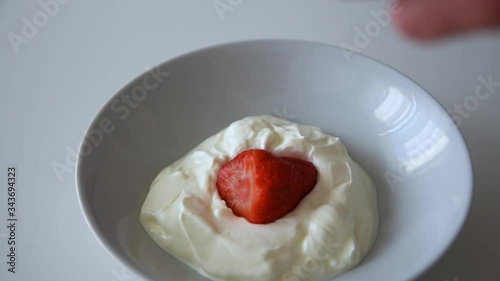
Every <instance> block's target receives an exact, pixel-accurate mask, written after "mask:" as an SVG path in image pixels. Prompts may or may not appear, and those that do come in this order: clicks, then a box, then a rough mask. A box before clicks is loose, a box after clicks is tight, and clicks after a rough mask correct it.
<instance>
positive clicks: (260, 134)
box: [140, 115, 378, 281]
mask: <svg viewBox="0 0 500 281" xmlns="http://www.w3.org/2000/svg"><path fill="white" fill-rule="evenodd" d="M252 148H260V149H265V150H267V151H270V152H272V153H274V154H276V155H279V156H292V157H300V158H303V159H306V160H308V161H311V162H312V163H314V165H315V166H316V168H317V170H318V173H319V177H318V183H317V185H316V186H315V188H314V189H313V190H312V191H311V192H310V193H309V194H308V195H307V196H306V197H304V199H302V201H301V202H300V204H299V205H298V206H297V208H295V209H294V210H293V211H292V212H290V213H288V214H287V215H285V216H284V217H282V218H281V219H278V220H277V221H275V222H273V223H270V224H263V225H259V224H251V223H249V222H248V221H247V220H246V219H245V218H242V217H237V216H235V215H234V214H233V212H232V210H231V209H230V208H228V207H227V206H226V204H225V202H224V201H223V200H222V199H221V198H220V197H219V194H218V192H217V188H216V185H215V182H216V179H217V173H218V171H219V169H220V168H221V167H222V165H224V164H225V163H226V162H227V161H229V160H231V159H233V158H234V157H235V156H236V155H238V154H239V153H240V152H242V151H244V150H247V149H252ZM140 220H141V223H142V225H143V226H144V228H145V229H146V231H147V232H148V234H149V235H150V236H151V238H152V239H153V240H154V241H155V242H156V243H157V244H158V245H159V246H160V247H161V248H162V249H163V250H165V251H167V252H168V253H170V254H171V255H173V256H175V257H177V258H178V259H179V260H181V261H183V262H184V263H186V264H188V265H189V266H191V267H192V268H193V269H194V270H196V271H198V272H199V273H200V274H202V275H203V276H205V277H207V278H209V279H211V280H221V281H222V280H224V281H227V280H238V281H247V280H248V281H255V280H259V281H271V280H283V281H298V280H304V281H305V280H308V281H315V280H324V279H326V278H332V277H334V276H337V275H339V274H341V273H343V272H345V271H347V270H350V269H352V268H353V267H354V266H356V265H357V264H358V263H359V262H360V261H361V259H362V258H363V257H364V256H365V255H366V254H367V252H368V251H369V249H370V247H371V245H372V244H373V241H374V239H375V236H376V232H377V228H378V213H377V197H376V190H375V186H374V184H373V182H372V180H371V179H370V177H369V176H368V175H367V173H366V172H364V171H363V169H361V168H360V166H358V165H357V164H356V163H355V162H354V161H353V160H352V159H351V158H350V157H349V155H348V154H347V152H346V149H345V147H344V146H343V145H342V144H341V142H340V141H339V139H338V138H336V137H332V136H329V135H326V134H324V133H322V132H321V131H320V130H319V129H318V128H315V127H310V126H305V125H298V124H295V123H292V122H289V121H286V120H282V119H278V118H275V117H273V116H268V115H265V116H257V117H247V118H244V119H242V120H239V121H236V122H234V123H232V124H231V125H230V126H229V127H228V128H226V129H224V130H223V131H221V132H219V133H218V134H216V135H214V136H212V137H210V138H208V139H207V140H205V141H204V142H203V143H201V144H200V145H198V146H197V147H196V148H194V149H193V150H192V151H190V152H189V153H187V154H186V155H185V156H184V157H183V158H181V159H179V160H177V161H176V162H174V163H173V164H171V165H170V166H168V167H167V168H165V169H164V170H163V171H161V172H160V174H159V175H158V176H157V178H156V179H155V180H154V181H153V183H152V185H151V189H150V191H149V193H148V196H147V198H146V200H145V202H144V204H143V206H142V210H141V216H140Z"/></svg>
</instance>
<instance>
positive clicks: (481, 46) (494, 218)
mask: <svg viewBox="0 0 500 281" xmlns="http://www.w3.org/2000/svg"><path fill="white" fill-rule="evenodd" d="M47 1H49V0H41V2H47ZM60 1H61V2H63V1H62V0H60ZM66 1H67V2H68V3H67V4H64V5H63V4H60V5H59V8H58V11H55V12H54V13H53V14H52V15H50V16H48V17H47V20H46V22H45V23H44V22H43V17H41V18H39V19H38V23H39V24H40V25H41V26H40V27H38V28H37V29H38V30H37V31H36V32H32V33H33V34H28V35H29V36H30V37H32V38H26V37H24V38H25V41H23V43H20V45H18V46H17V47H13V44H11V42H10V40H9V38H8V34H9V33H10V32H12V33H15V34H17V35H19V36H24V35H23V33H22V28H23V25H25V23H24V22H23V17H26V18H27V19H28V20H29V21H30V22H32V23H33V16H34V15H37V14H36V13H37V12H38V15H40V11H43V9H42V8H41V6H40V5H39V4H38V2H37V1H20V0H3V1H2V0H0V87H1V88H0V93H1V98H2V99H1V101H0V117H1V118H0V136H1V139H0V144H1V145H0V186H2V188H1V189H0V192H1V193H0V194H1V195H0V254H1V256H0V260H1V263H0V280H7V281H10V280H12V281H14V280H23V281H29V280H75V281H84V280H85V281H86V280H104V281H108V280H109V281H112V280H115V281H123V280H126V281H132V280H134V281H139V280H140V279H139V278H137V277H135V276H133V275H130V274H129V273H127V270H126V269H124V268H123V266H122V265H121V264H119V263H118V262H117V261H115V260H114V258H112V257H111V256H110V255H109V254H108V253H107V252H106V251H105V250H104V249H103V248H102V247H101V246H100V245H99V243H98V242H97V240H96V239H95V238H94V237H93V236H92V234H91V232H90V230H89V228H88V227H87V225H86V223H85V221H84V219H83V216H82V214H81V211H80V207H79V205H78V201H77V197H76V190H75V183H74V182H75V180H74V177H75V173H74V170H73V169H72V170H71V171H70V172H66V173H65V174H64V175H62V180H59V179H58V177H57V175H56V173H55V172H54V170H53V168H52V164H53V163H54V162H60V163H66V160H65V157H66V155H67V152H66V149H68V148H69V149H74V150H76V149H77V147H78V145H79V142H80V140H81V139H82V136H83V134H82V131H83V130H85V129H86V128H87V126H88V125H89V123H90V121H91V119H92V118H93V117H94V115H95V114H96V112H97V111H98V110H99V109H100V107H101V106H102V105H103V104H104V103H105V102H106V101H107V100H108V99H109V98H110V97H111V96H112V95H113V94H114V93H115V92H116V91H117V90H118V89H120V88H121V87H122V86H123V85H125V84H126V83H127V82H129V81H130V80H131V79H132V78H134V77H135V76H137V75H139V74H140V73H142V72H143V71H144V70H145V69H147V68H149V67H151V66H154V65H157V64H159V63H161V62H163V61H165V60H168V59H170V58H172V57H175V56H178V55H180V54H183V53H186V52H189V51H191V50H195V49H199V48H202V47H206V46H210V45H214V44H219V43H223V42H231V41H237V40H247V39H256V38H291V39H303V40H310V41H316V42H323V43H329V44H335V45H340V44H343V43H344V44H349V45H352V46H354V47H357V48H358V49H359V51H361V52H362V53H364V54H366V55H368V56H370V57H373V58H375V59H377V60H380V61H382V62H384V63H386V64H388V65H390V66H393V67H394V68H396V69H398V70H400V71H401V72H403V73H404V74H406V75H408V76H409V77H411V78H412V79H414V80H415V81H417V82H418V83H420V84H421V85H422V86H423V87H424V88H426V89H427V90H428V91H429V92H430V93H431V94H432V95H434V96H435V97H436V98H437V99H438V100H439V101H440V102H441V103H442V104H443V105H444V106H445V107H446V108H449V109H450V110H451V111H452V113H453V114H454V115H455V116H458V117H460V129H461V130H462V132H463V134H464V135H465V138H466V141H467V143H468V145H469V148H470V151H471V154H472V159H473V162H474V169H475V191H474V201H473V204H472V209H471V212H470V215H469V218H468V220H467V222H466V225H465V227H464V229H463V231H462V233H461V234H460V236H459V237H458V239H457V241H456V242H455V243H454V244H453V246H452V247H451V248H450V250H449V251H448V252H447V253H446V254H445V255H444V257H443V258H442V259H441V260H440V261H439V262H438V263H437V264H436V265H435V266H434V267H433V268H431V269H430V270H429V271H428V272H427V273H425V274H424V275H423V276H422V277H421V278H420V279H419V280H429V281H444V280H448V281H455V280H457V281H458V280H460V281H465V280H474V281H487V280H488V281H489V280H500V266H499V264H500V253H499V252H500V242H499V241H498V237H500V224H499V223H498V218H499V217H500V204H498V200H500V189H499V183H500V171H499V168H498V167H499V162H500V148H499V147H500V110H499V108H500V87H496V88H495V89H494V90H495V91H494V92H492V94H491V96H490V97H489V98H488V99H486V100H484V101H480V102H479V104H474V93H475V89H476V87H477V86H478V85H479V84H480V82H479V81H478V77H479V76H482V77H484V78H487V77H488V76H489V75H492V79H493V80H494V81H498V82H500V55H499V51H500V33H498V32H488V33H482V34H473V35H467V36H464V37H460V38H455V39H453V40H446V41H441V42H438V43H432V44H417V43H415V42H412V41H409V40H406V39H404V38H403V37H401V36H400V35H399V34H398V33H397V32H396V30H395V28H394V27H393V26H392V24H390V25H388V26H381V24H380V23H377V22H376V21H375V20H374V17H373V15H372V12H378V11H381V10H387V2H383V1H354V0H352V1H333V0H330V1H327V0H322V1H300V0H275V1H262V0H260V1H257V0H252V1H250V0H243V1H241V2H242V3H241V4H240V5H238V6H235V7H233V10H232V11H229V12H226V13H224V14H223V15H222V17H223V20H221V17H219V15H218V14H217V12H216V10H215V9H214V6H213V3H212V0H182V1H180V0H179V1H160V0H156V1H153V0H149V1H120V0H108V1H102V0H101V1H95V0H92V1H90V0H87V1H77V0H73V1H68V0H66ZM225 1H226V0H224V1H223V2H225ZM229 2H233V3H237V2H238V1H235V0H233V1H229ZM40 21H41V23H40ZM382 23H383V22H382ZM376 26H378V27H379V29H377V28H376ZM365 27H369V28H372V29H371V33H370V37H369V38H368V40H367V41H366V42H361V43H365V44H360V42H358V41H355V39H359V38H356V35H357V34H359V32H358V31H357V28H359V29H361V30H364V29H365ZM11 35H12V34H11ZM358 37H359V36H358ZM365 39H366V38H365ZM356 42H357V43H356ZM16 49H17V52H16ZM476 101H477V100H476ZM467 102H468V103H469V104H468V105H466V107H465V111H466V112H464V113H462V116H460V114H459V113H458V112H457V111H454V110H453V107H454V104H457V105H461V104H464V103H467ZM9 165H15V166H16V167H17V171H18V172H17V188H18V193H17V210H16V215H17V217H18V219H19V221H18V222H17V230H16V231H17V237H16V238H17V264H16V271H17V273H16V274H11V273H8V272H7V267H6V262H5V260H6V257H5V255H6V254H7V245H6V242H7V240H6V238H7V235H8V233H7V228H6V215H7V204H6V203H7V202H6V199H5V197H6V195H7V190H6V188H7V185H6V183H7V179H6V177H7V167H8V166H9ZM423 246H425V245H423ZM381 281H383V280H381Z"/></svg>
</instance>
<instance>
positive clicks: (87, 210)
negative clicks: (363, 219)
mask: <svg viewBox="0 0 500 281" xmlns="http://www.w3.org/2000/svg"><path fill="white" fill-rule="evenodd" d="M247 44H266V45H272V44H302V45H316V46H318V47H326V48H333V49H336V50H337V51H340V52H344V51H348V52H350V53H351V55H352V57H353V58H354V57H355V58H358V59H364V60H366V61H369V62H370V63H373V64H379V65H380V66H381V67H383V68H385V69H388V70H389V71H392V72H394V73H396V74H397V75H401V77H403V78H404V79H408V81H410V82H411V83H413V84H414V86H416V87H417V88H419V89H420V90H422V92H423V93H425V94H427V95H428V96H429V97H430V98H431V99H432V100H434V102H435V103H436V104H437V105H438V106H439V107H441V109H442V110H443V111H444V112H446V114H447V115H448V117H450V118H451V115H450V113H449V112H448V111H447V110H446V108H445V107H444V106H443V105H442V104H441V102H439V100H437V98H436V97H434V96H433V95H432V94H431V93H430V92H429V91H427V90H426V89H425V88H424V87H423V86H421V85H420V84H419V83H417V82H416V81H415V80H413V79H412V78H410V77H408V76H407V75H406V74H404V73H402V72H400V71H399V70H397V69H395V68H394V67H392V66H390V65H388V64H386V63H384V62H381V61H379V60H377V59H375V58H372V57H369V56H367V55H364V54H362V53H360V52H357V51H354V50H350V49H347V48H343V47H340V46H338V45H334V44H328V43H323V42H317V41H309V40H299V39H274V38H272V39H250V40H241V41H231V42H225V43H220V44H215V45H210V46H206V47H203V48H199V49H194V50H191V51H188V52H186V53H182V54H180V55H177V56H174V57H172V58H170V59H168V60H165V61H163V62H161V63H159V64H156V65H155V66H153V67H151V69H153V68H156V67H160V66H162V65H166V64H170V63H173V62H175V61H180V60H182V59H184V58H186V57H189V56H192V55H196V54H200V53H203V52H206V51H211V50H214V49H221V48H231V47H234V46H241V45H247ZM146 73H147V71H144V72H141V73H140V74H139V75H137V76H136V77H135V78H134V79H132V80H131V81H130V82H128V83H127V84H125V85H124V86H122V87H121V88H119V90H118V91H116V92H115V94H113V96H112V97H111V98H109V100H108V101H107V102H106V103H105V104H104V105H103V106H102V107H101V108H100V109H99V111H98V112H97V113H96V114H95V116H94V117H93V118H92V121H91V122H90V123H89V125H88V127H87V129H86V130H85V135H84V137H83V139H82V140H85V139H87V138H88V137H89V135H90V130H91V129H92V128H94V127H95V125H96V124H97V123H98V122H99V120H100V117H101V116H102V115H103V114H104V113H105V112H106V110H107V109H108V108H109V106H110V105H111V103H112V102H113V100H114V99H115V98H116V97H117V96H118V95H119V94H120V93H122V92H123V91H124V90H126V89H128V88H129V87H130V86H131V85H134V84H135V83H136V82H138V81H140V80H141V79H142V78H143V76H144V75H145V74H146ZM450 126H452V127H454V128H456V129H457V131H458V135H459V139H460V140H461V141H462V142H463V144H464V147H465V152H466V154H467V157H466V158H467V160H468V161H467V163H468V164H469V167H470V172H469V177H468V178H470V182H468V183H467V186H468V187H469V188H468V193H467V194H466V195H467V198H466V204H465V208H464V211H463V212H462V213H461V214H460V218H459V220H460V222H459V224H458V226H457V228H456V229H455V230H454V233H453V235H451V239H450V240H449V241H448V242H447V243H445V244H444V245H443V247H442V249H440V251H439V253H438V254H437V255H436V256H435V257H433V258H432V259H429V260H428V261H427V262H426V263H423V266H421V267H420V268H417V269H416V270H414V271H413V272H411V273H409V274H408V275H409V276H408V278H409V280H414V279H417V278H418V277H420V276H421V275H423V274H425V273H426V272H427V271H428V270H429V269H430V268H431V267H432V266H433V265H435V264H436V263H437V262H438V261H439V260H440V259H441V258H442V257H443V256H444V254H445V253H446V252H447V251H448V249H449V248H450V247H451V245H452V244H453V243H454V242H455V241H456V239H457V237H458V235H459V234H460V233H461V231H462V229H463V227H464V225H465V222H466V221H467V218H468V217H469V214H470V207H471V205H472V200H473V196H474V163H473V161H472V158H471V153H470V148H469V145H468V143H467V141H466V139H465V137H464V134H463V132H462V130H461V129H460V127H459V126H458V125H457V124H456V123H455V122H452V123H450ZM83 143H84V142H83V141H82V142H81V143H80V145H79V148H78V154H77V160H76V165H75V184H76V191H77V192H76V193H77V199H78V203H79V205H80V209H81V211H82V214H83V217H84V219H85V221H86V223H87V225H88V227H89V228H90V230H91V232H92V234H93V235H94V237H95V238H96V239H97V241H98V242H99V244H100V245H101V246H102V247H103V248H104V249H106V251H107V252H108V253H109V254H111V256H113V257H114V258H115V259H116V260H118V261H119V262H120V263H121V264H122V265H124V266H125V267H126V268H127V270H128V271H131V272H133V273H134V274H136V275H137V276H139V277H140V278H142V279H144V280H149V281H156V280H154V279H152V278H151V277H150V276H148V275H147V274H146V273H145V272H143V271H142V270H140V269H139V268H138V266H137V265H136V264H134V263H133V262H131V261H130V260H128V259H126V258H124V257H122V255H121V254H120V253H118V251H117V250H116V249H115V248H113V247H112V246H111V245H110V244H109V242H108V241H107V239H106V237H105V236H104V234H103V233H102V231H101V230H100V229H99V226H98V224H97V221H96V219H95V216H94V214H93V212H92V208H91V206H90V202H88V201H87V199H86V196H85V188H84V185H83V179H82V175H81V172H80V170H81V165H82V161H83V160H82V158H83V157H82V154H81V152H82V149H83ZM353 270H354V269H353Z"/></svg>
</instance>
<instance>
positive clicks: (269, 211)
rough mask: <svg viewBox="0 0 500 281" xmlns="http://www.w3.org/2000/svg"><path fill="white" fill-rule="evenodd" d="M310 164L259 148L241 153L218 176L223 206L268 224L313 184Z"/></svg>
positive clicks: (315, 175)
mask: <svg viewBox="0 0 500 281" xmlns="http://www.w3.org/2000/svg"><path fill="white" fill-rule="evenodd" d="M317 178H318V171H317V170H316V167H315V166H314V164H313V163H311V162H308V161H304V160H301V159H297V158H291V157H278V156H275V155H273V154H271V153H269V152H267V151H265V150H262V149H250V150H246V151H243V152H241V153H240V154H238V155H237V156H236V157H235V158H234V159H233V160H231V161H229V162H227V163H226V164H225V165H224V166H223V167H222V169H221V170H220V171H219V174H218V175H217V190H218V191H219V195H220V197H221V198H222V199H223V200H224V201H226V205H227V206H228V207H229V208H231V209H232V210H233V213H234V214H235V215H237V216H239V217H244V218H246V219H247V220H248V221H249V222H251V223H257V224H266V223H271V222H273V221H275V220H277V219H279V218H281V217H283V216H284V215H286V214H288V213H289V212H291V211H292V210H293V209H295V207H297V205H298V204H299V202H300V200H302V198H304V197H305V196H306V195H307V194H309V192H311V190H312V189H313V188H314V186H315V185H316V182H317Z"/></svg>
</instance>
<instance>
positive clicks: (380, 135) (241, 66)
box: [77, 40, 472, 281]
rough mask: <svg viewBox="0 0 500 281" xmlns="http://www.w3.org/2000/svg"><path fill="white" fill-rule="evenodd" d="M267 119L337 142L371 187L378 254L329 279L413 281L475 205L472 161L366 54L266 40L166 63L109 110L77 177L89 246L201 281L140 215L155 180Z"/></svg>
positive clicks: (148, 273) (439, 121) (423, 96)
mask: <svg viewBox="0 0 500 281" xmlns="http://www.w3.org/2000/svg"><path fill="white" fill-rule="evenodd" d="M167 72H168V74H166V73H167ZM127 96H128V97H130V99H129V100H127ZM261 114H275V115H278V116H279V117H283V118H287V119H291V120H292V121H295V122H298V123H302V124H307V125H314V126H317V127H320V128H321V129H322V130H323V131H324V132H326V133H329V134H331V135H335V136H339V137H340V138H341V140H342V141H343V143H344V144H345V145H346V147H347V149H348V151H349V153H350V154H351V156H352V157H353V158H354V160H356V161H357V162H358V163H360V164H361V166H362V167H364V168H365V170H366V171H367V172H368V173H369V174H370V175H371V176H372V178H373V179H374V181H375V183H376V186H377V192H378V200H379V215H380V229H379V233H378V236H377V240H376V242H375V245H374V247H373V249H372V250H371V251H370V253H369V254H368V256H367V257H366V258H365V259H364V260H363V262H362V263H361V264H360V265H359V266H357V267H356V268H355V269H353V270H352V271H350V272H348V273H346V274H344V275H342V276H340V277H338V278H337V279H335V280H338V281H354V280H356V281H358V280H365V281H366V280H377V281H380V280H384V281H401V280H409V279H412V278H416V277H417V276H418V275H419V274H421V273H422V272H423V271H425V269H426V268H428V267H429V266H430V265H432V264H433V263H434V262H435V261H436V260H437V259H438V258H439V257H440V256H441V255H442V254H443V253H444V251H445V250H446V249H447V248H448V246H449V245H450V244H451V242H452V241H453V240H454V239H455V237H456V236H457V234H458V233H459V231H460V229H461V227H462V224H463V222H464V220H465V218H466V216H467V212H468V209H469V205H470V202H471V197H472V166H471V161H470V157H469V153H468V150H467V147H466V144H465V142H464V139H463V137H462V135H461V134H460V132H459V130H458V129H457V127H456V126H455V125H454V123H453V122H452V121H451V119H450V117H449V116H448V114H447V113H446V111H445V110H444V109H443V107H441V105H440V104H439V103H438V102H437V101H436V100H435V99H434V98H433V97H432V96H431V95H429V94H428V93H427V92H426V91H425V90H424V89H422V88H421V87H420V86H418V85H417V84H416V83H415V82H413V81H412V80H410V79H408V78H407V77H405V76H404V75H402V74H401V73H399V72H397V71H395V70H393V69H391V68H390V67H388V66H386V65H383V64H381V63H379V62H376V61H374V60H371V59H369V58H366V57H364V56H362V55H357V54H352V56H351V57H349V60H347V59H346V56H345V53H344V52H343V50H342V49H338V48H336V47H333V46H328V45H321V44H316V43H308V42H298V41H286V40H264V41H252V42H242V43H234V44H227V45H222V46H217V47H213V48H208V49H204V50H201V51H196V52H193V53H190V54H187V55H184V56H182V57H179V58H176V59H173V60H171V61H168V62H166V63H164V64H162V65H160V66H159V67H158V68H157V69H156V70H153V71H150V72H148V73H145V74H143V75H141V76H140V77H138V78H137V79H135V80H134V81H132V82H131V83H130V84H128V85H127V86H125V87H124V88H123V89H122V90H120V92H119V93H117V94H116V96H115V97H114V98H113V99H112V100H111V101H109V102H108V104H106V105H105V106H104V107H103V109H102V110H101V111H100V113H99V114H98V115H97V117H96V118H95V119H94V121H93V123H92V125H91V126H90V128H89V131H88V132H87V135H86V138H85V139H84V141H83V142H82V147H81V149H80V156H79V159H78V167H77V186H78V195H79V199H80V202H81V206H82V209H83V213H84V215H85V217H86V219H87V222H88V224H89V225H90V228H91V229H92V231H93V232H94V234H95V235H96V237H97V239H98V240H99V241H100V242H101V244H102V245H103V246H104V247H105V248H107V249H108V250H109V251H110V252H111V253H112V254H113V255H114V256H115V257H116V258H118V259H119V260H120V261H122V262H123V263H124V264H126V265H127V266H128V267H129V268H130V269H131V270H133V271H135V272H136V273H137V274H139V275H141V276H143V277H144V278H146V279H150V280H162V281H164V280H173V281H179V280H206V279H204V278H203V277H201V276H200V275H198V274H197V273H196V272H194V271H192V270H191V269H190V268H189V267H187V266H186V265H184V264H182V263H181V262H180V261H178V260H177V259H175V258H174V257H172V256H170V255H169V254H167V253H165V252H163V251H162V250H161V249H160V248H159V247H158V246H156V244H155V243H154V242H153V241H152V240H151V239H150V238H149V236H148V235H147V234H146V232H145V231H144V230H143V228H142V226H141V225H140V223H139V210H140V207H141V204H142V202H143V200H144V198H145V196H146V194H147V191H148V189H149V187H150V184H151V182H152V181H153V179H154V177H155V176H156V175H157V173H158V172H159V171H160V170H161V169H162V168H164V167H165V166H167V165H169V164H170V163H172V162H173V161H174V160H176V159H178V158H180V157H181V156H182V155H184V154H185V153H186V152H188V151H189V150H190V149H191V148H193V147H194V146H195V145H197V144H198V143H200V142H201V141H202V140H204V139H206V138H207V137H209V136H211V135H213V134H215V133H216V132H218V131H219V130H221V129H223V128H225V127H226V126H228V125H229V124H230V123H231V122H232V121H235V120H238V119H240V118H242V117H245V116H249V115H261ZM242 266H244V265H242Z"/></svg>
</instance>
